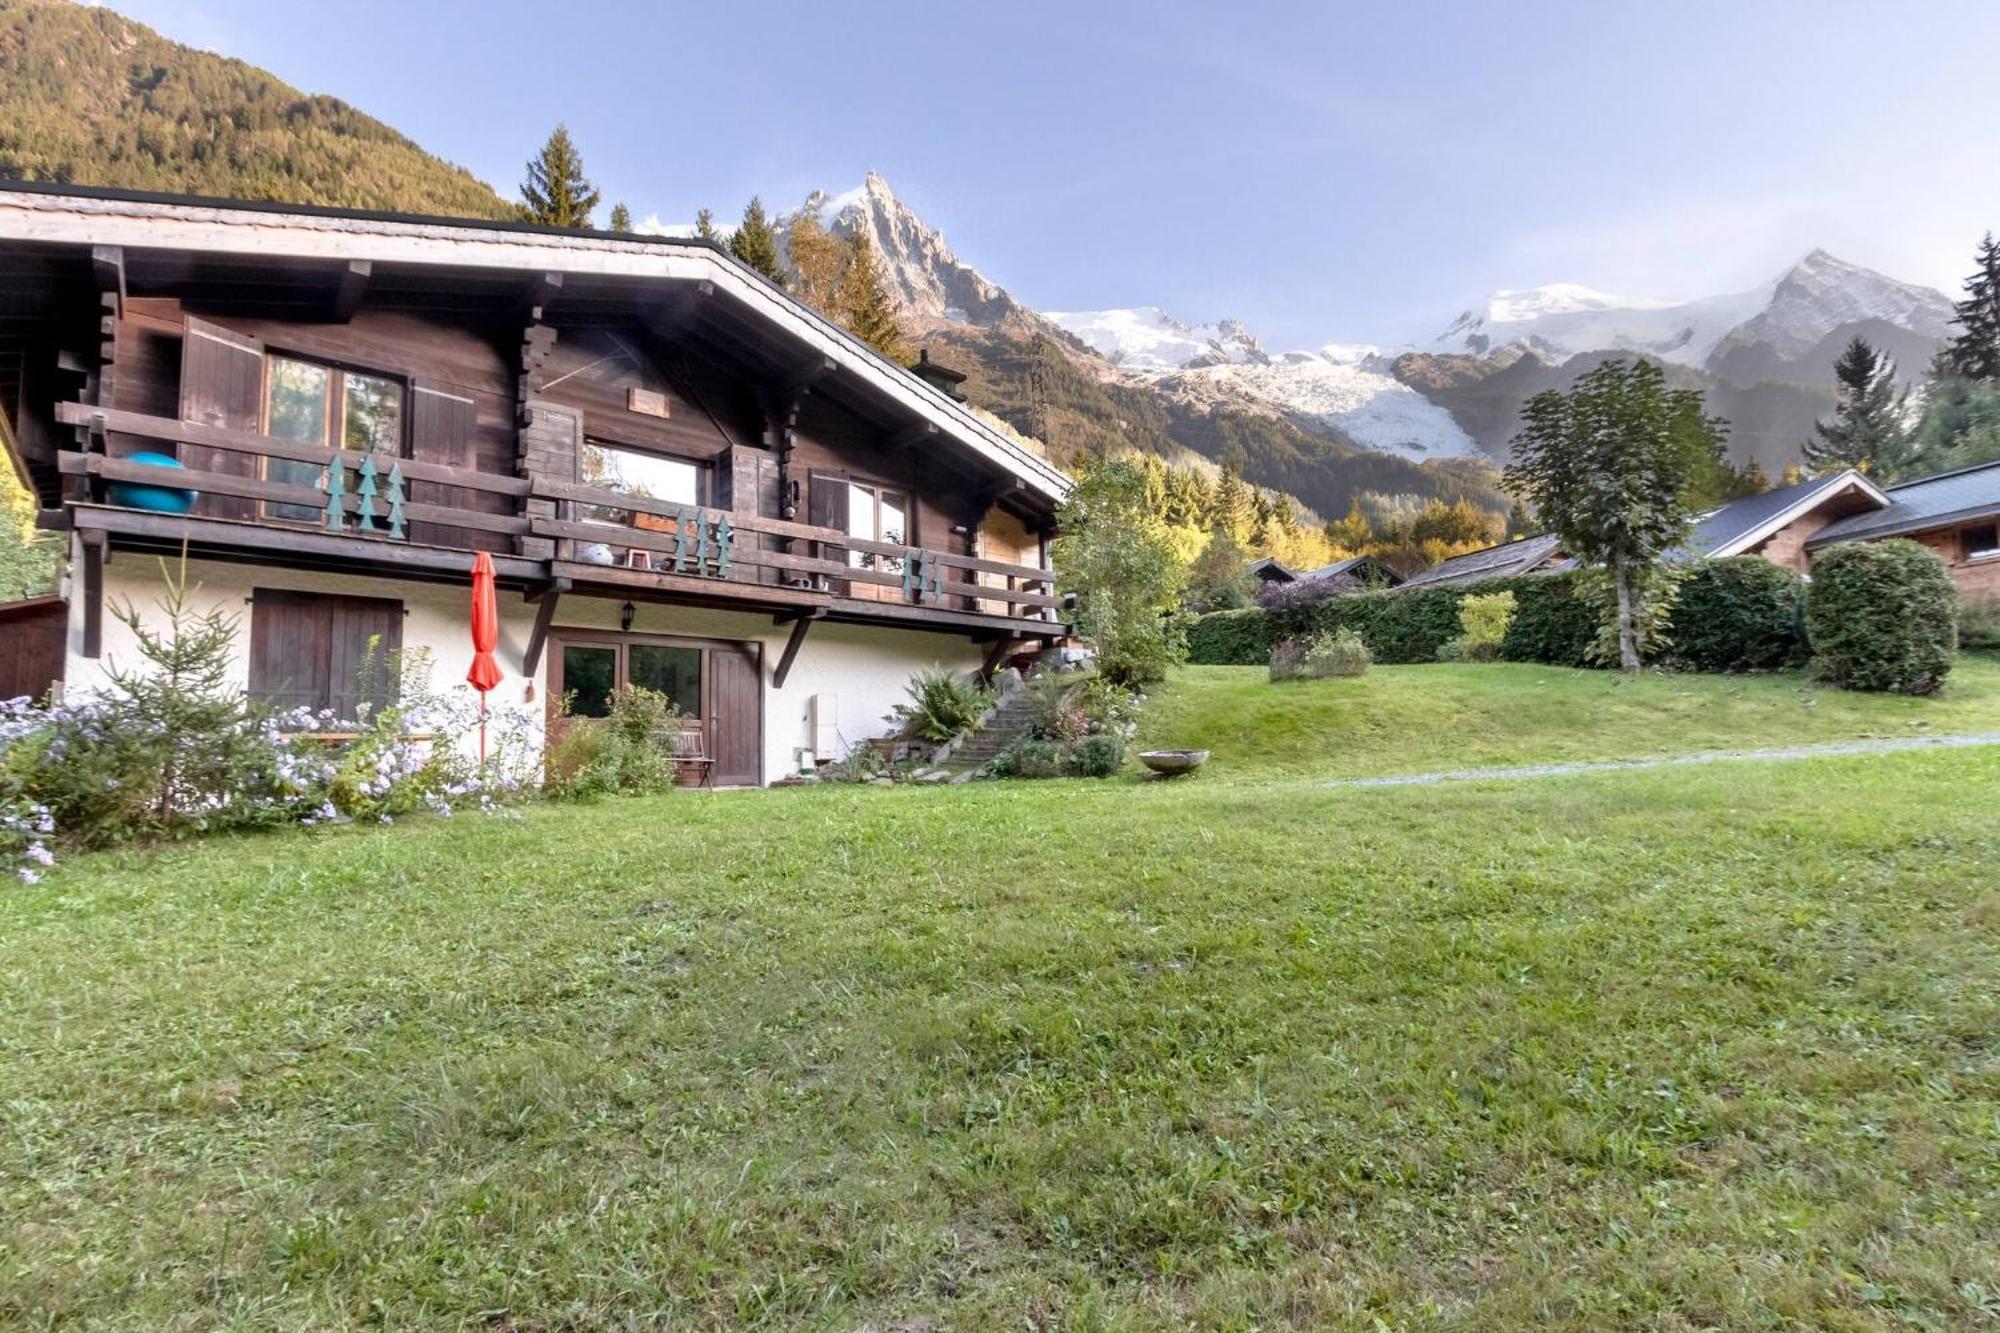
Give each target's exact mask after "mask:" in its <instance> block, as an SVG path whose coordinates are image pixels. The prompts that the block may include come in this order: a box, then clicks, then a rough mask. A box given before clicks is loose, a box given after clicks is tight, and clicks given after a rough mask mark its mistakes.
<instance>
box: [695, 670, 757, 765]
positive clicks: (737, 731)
mask: <svg viewBox="0 0 2000 1333" xmlns="http://www.w3.org/2000/svg"><path fill="white" fill-rule="evenodd" d="M705 657H706V658H707V662H706V665H707V671H706V672H705V673H704V674H705V675H706V676H707V677H708V681H707V685H708V710H707V711H708V743H709V747H710V748H709V753H710V754H711V755H713V756H714V758H715V780H716V782H717V783H718V784H727V785H730V786H757V785H761V784H762V782H763V780H764V661H763V652H762V649H761V648H759V646H758V645H756V644H754V643H721V644H716V645H715V646H714V647H712V648H710V649H708V650H707V652H706V653H705Z"/></svg>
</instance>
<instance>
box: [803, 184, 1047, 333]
mask: <svg viewBox="0 0 2000 1333" xmlns="http://www.w3.org/2000/svg"><path fill="white" fill-rule="evenodd" d="M806 207H807V208H817V209H818V210H819V211H820V216H821V220H822V221H824V222H825V224H826V227H827V229H828V230H829V231H831V232H833V233H834V234H835V235H836V236H848V235H851V234H853V233H854V232H855V231H865V232H866V233H867V234H868V239H869V241H870V242H872V243H873V244H874V247H875V253H876V254H877V255H879V256H880V257H881V260H882V265H883V268H884V269H885V270H886V271H887V273H888V275H889V279H890V281H891V282H892V283H893V284H894V285H895V289H896V299H897V301H898V303H899V304H900V305H901V307H902V310H903V314H904V317H905V318H907V319H908V320H909V321H910V322H911V323H912V324H914V325H916V326H918V327H919V328H928V327H931V326H934V325H937V324H971V325H975V326H977V327H979V328H998V327H1000V326H1002V325H1004V324H1007V323H1009V322H1010V321H1018V320H1021V319H1025V318H1028V317H1030V315H1031V312H1029V311H1028V310H1027V309H1026V308H1025V307H1024V306H1022V305H1021V304H1020V303H1019V302H1018V301H1016V300H1015V299H1014V298H1013V297H1012V296H1009V295H1008V294H1007V290H1006V289H1005V288H1004V287H1001V286H1000V285H998V284H997V283H994V282H991V281H989V280H988V279H987V277H986V275H985V274H983V273H981V272H980V271H979V270H978V269H976V268H974V267H972V265H970V264H967V263H965V262H963V261H962V260H960V259H959V257H958V256H957V255H955V254H953V253H952V250H951V246H949V245H947V244H946V243H945V239H944V233H943V232H941V231H936V230H933V229H932V228H931V227H929V226H926V225H925V223H924V220H923V219H922V218H920V217H918V216H917V215H916V213H914V212H913V211H911V209H910V206H909V205H908V204H906V203H904V202H903V201H902V200H900V199H898V198H897V197H896V194H895V192H894V191H893V190H891V189H890V188H889V182H888V181H886V180H884V179H882V177H881V175H880V174H879V173H877V172H873V171H871V172H869V173H868V175H867V177H866V178H865V179H864V180H863V181H862V182H861V184H860V185H859V186H857V187H855V188H854V189H852V190H848V191H846V192H844V193H842V194H837V195H833V196H828V195H826V194H825V193H823V192H815V193H814V194H813V195H812V196H810V197H809V198H808V199H807V200H806Z"/></svg>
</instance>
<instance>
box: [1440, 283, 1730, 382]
mask: <svg viewBox="0 0 2000 1333" xmlns="http://www.w3.org/2000/svg"><path fill="white" fill-rule="evenodd" d="M1769 296H1770V293H1769V292H1768V290H1765V289H1758V290H1756V291H1749V292H1738V293H1736V294H1734V295H1730V296H1712V297H1708V298H1706V299H1704V300H1700V301H1688V302H1684V303H1682V304H1672V303H1669V302H1666V301H1653V300H1647V299H1645V298H1643V297H1627V296H1611V295H1608V294H1606V293H1603V292H1596V291H1592V290H1591V289H1590V288H1588V287H1579V286H1577V285H1575V284H1573V283H1552V284H1550V285H1548V286H1546V287H1533V288H1529V289H1527V290H1525V291H1502V292H1495V293H1494V294H1493V295H1492V296H1491V297H1489V298H1487V300H1486V301H1485V303H1484V304H1483V305H1481V306H1479V307H1476V308H1472V309H1467V310H1465V311H1464V312H1462V313H1461V314H1460V315H1459V316H1458V317H1457V318H1456V319H1454V320H1452V321H1451V323H1450V325H1449V326H1448V327H1447V328H1446V329H1445V331H1444V332H1443V333H1441V334H1439V335H1438V336H1437V338H1436V339H1434V340H1433V341H1432V343H1431V344H1430V346H1428V347H1426V348H1423V349H1421V350H1423V351H1426V352H1430V353H1432V354H1437V355H1471V356H1486V357H1500V358H1502V359H1505V360H1512V359H1513V358H1514V357H1515V356H1518V355H1520V354H1521V353H1524V352H1531V353H1533V354H1534V355H1535V356H1537V357H1539V358H1540V359H1541V360H1543V361H1547V362H1561V361H1566V360H1568V359H1569V358H1570V357H1573V356H1580V355H1583V354H1584V353H1587V352H1641V353H1644V354H1645V355H1647V356H1653V357H1657V358H1659V359H1660V360H1662V361H1673V362H1678V363H1680V364H1682V365H1691V366H1698V365H1701V364H1702V363H1703V362H1704V361H1706V360H1707V358H1708V355H1709V353H1710V352H1711V351H1713V350H1714V348H1715V346H1716V344H1717V343H1719V342H1721V341H1722V339H1723V338H1724V337H1725V336H1726V335H1727V334H1728V333H1729V331H1730V330H1731V329H1733V328H1735V327H1736V326H1737V325H1739V324H1741V323H1742V322H1743V321H1744V320H1746V319H1749V318H1750V317H1751V316H1752V315H1753V314H1755V313H1756V312H1757V311H1758V310H1759V309H1761V308H1762V307H1763V306H1764V305H1765V303H1766V302H1767V301H1768V299H1769Z"/></svg>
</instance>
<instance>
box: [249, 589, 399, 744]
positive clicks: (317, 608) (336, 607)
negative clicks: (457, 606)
mask: <svg viewBox="0 0 2000 1333" xmlns="http://www.w3.org/2000/svg"><path fill="white" fill-rule="evenodd" d="M402 646H403V604H402V603H401V602H399V601H393V600H390V599H388V598H382V597H335V596H331V595H329V594H326V593H316V592H290V591H280V590H276V589H271V588H259V589H257V590H256V592H255V593H254V594H253V595H252V597H251V599H250V694H251V697H253V698H256V699H262V700H264V701H265V702H267V703H269V704H271V705H272V706H273V707H275V708H277V709H279V710H281V711H289V710H291V709H293V708H310V709H313V710H314V711H318V710H321V709H327V710H330V711H331V712H332V713H333V714H334V716H335V717H336V718H337V719H338V720H339V721H341V722H344V723H352V722H356V721H359V720H360V719H361V717H362V715H363V714H364V713H371V712H375V711H378V710H380V709H381V708H383V707H385V706H386V705H387V704H388V703H390V702H391V700H393V698H394V697H395V661H394V659H395V655H396V653H397V652H398V651H399V650H400V649H401V648H402Z"/></svg>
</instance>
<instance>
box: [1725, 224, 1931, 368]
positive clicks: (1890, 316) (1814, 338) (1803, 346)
mask: <svg viewBox="0 0 2000 1333" xmlns="http://www.w3.org/2000/svg"><path fill="white" fill-rule="evenodd" d="M1951 321H1952V304H1951V302H1950V301H1949V300H1948V299H1947V298H1946V297H1945V295H1944V293H1942V292H1938V291H1934V290H1932V289H1931V288H1929V287H1918V286H1915V285H1914V284H1912V283H1907V282H1898V281H1896V280H1895V279H1894V278H1889V277H1884V276H1883V275H1882V274H1880V273H1876V272H1874V271H1873V270H1870V269H1865V268H1862V267H1861V266H1860V265H1858V264H1850V263H1847V262H1846V261H1845V260H1840V259H1836V258H1834V257H1833V256H1832V255H1830V254H1828V253H1827V252H1826V251H1824V250H1815V251H1813V252H1812V253H1811V254H1809V255H1807V256H1806V257H1805V258H1804V259H1802V260H1800V261H1799V262H1798V263H1797V264H1795V265H1794V266H1793V267H1792V268H1791V269H1790V270H1789V271H1788V272H1786V273H1785V275H1784V276H1783V277H1781V278H1779V279H1778V281H1777V283H1776V284H1775V285H1774V286H1773V288H1772V291H1771V297H1770V300H1769V301H1768V302H1767V303H1766V304H1765V305H1764V307H1763V309H1761V310H1759V311H1758V312H1757V313H1756V314H1755V315H1752V316H1751V317H1750V318H1749V319H1746V320H1744V321H1743V322H1742V323H1741V324H1739V325H1737V326H1736V327H1735V328H1733V329H1731V330H1730V331H1729V333H1728V335H1727V336H1726V337H1724V338H1723V339H1722V341H1721V342H1720V343H1718V344H1717V345H1716V347H1715V349H1714V350H1713V351H1712V352H1710V353H1709V355H1708V357H1707V358H1706V359H1705V362H1704V364H1705V365H1706V366H1707V367H1708V369H1710V370H1713V371H1715V372H1716V373H1717V374H1719V375H1723V376H1725V377H1727V378H1730V379H1734V380H1736V381H1737V382H1738V383H1746V382H1750V381H1752V380H1753V379H1762V378H1771V377H1773V376H1774V375H1782V374H1783V373H1784V370H1785V368H1786V367H1798V366H1809V365H1811V364H1812V362H1813V360H1814V358H1815V357H1816V356H1818V355H1820V354H1822V353H1823V351H1824V349H1825V348H1826V347H1827V346H1828V345H1829V344H1835V347H1834V355H1835V356H1838V355H1839V348H1840V347H1842V346H1845V345H1846V343H1847V340H1848V338H1850V337H1852V336H1854V333H1855V332H1858V331H1859V328H1860V326H1862V325H1868V326H1869V327H1870V328H1871V329H1873V330H1874V332H1875V338H1873V339H1871V341H1877V340H1879V341H1880V342H1881V344H1882V345H1884V346H1889V345H1890V344H1895V345H1896V349H1899V350H1900V351H1901V352H1902V355H1901V356H1900V357H1899V358H1898V364H1899V366H1901V368H1902V369H1903V371H1904V372H1905V374H1906V375H1908V374H1914V373H1918V372H1920V371H1921V370H1922V369H1923V366H1924V364H1925V363H1926V362H1928V361H1929V359H1930V357H1929V352H1930V351H1931V350H1933V349H1934V347H1935V344H1936V343H1937V342H1939V341H1940V340H1942V339H1944V338H1946V337H1948V336H1950V333H1951ZM1891 329H1893V330H1895V332H1893V333H1891V332H1888V331H1887V330H1891ZM1862 336H1864V337H1866V336H1867V334H1865V333H1864V334H1862ZM1913 340H1917V341H1913ZM1919 341H1921V342H1927V343H1928V344H1930V346H1929V347H1925V348H1923V355H1922V359H1921V360H1917V359H1914V357H1913V353H1914V352H1915V351H1916V350H1917V347H1918V345H1919ZM1831 364H1832V362H1831V360H1828V362H1827V368H1828V369H1829V370H1830V368H1831ZM1815 370H1817V367H1815ZM1814 378H1818V375H1817V374H1815V376H1814Z"/></svg>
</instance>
